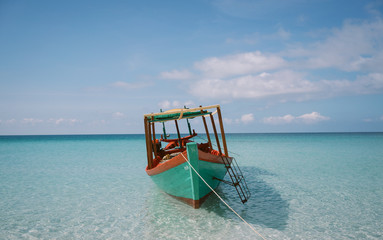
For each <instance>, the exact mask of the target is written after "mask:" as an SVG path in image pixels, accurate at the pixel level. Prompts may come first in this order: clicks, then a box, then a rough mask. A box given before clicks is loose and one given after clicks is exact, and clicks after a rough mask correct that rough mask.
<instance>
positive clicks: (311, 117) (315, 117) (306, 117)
mask: <svg viewBox="0 0 383 240" xmlns="http://www.w3.org/2000/svg"><path fill="white" fill-rule="evenodd" d="M296 119H298V120H302V121H303V122H304V123H307V124H312V123H316V122H321V121H326V120H330V118H329V117H325V116H322V115H320V113H318V112H312V113H306V114H303V115H301V116H299V117H297V118H296Z"/></svg>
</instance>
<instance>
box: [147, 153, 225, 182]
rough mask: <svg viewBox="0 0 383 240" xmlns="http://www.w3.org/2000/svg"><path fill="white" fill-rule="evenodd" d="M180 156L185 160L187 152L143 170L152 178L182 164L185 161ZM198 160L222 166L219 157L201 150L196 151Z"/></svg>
mask: <svg viewBox="0 0 383 240" xmlns="http://www.w3.org/2000/svg"><path fill="white" fill-rule="evenodd" d="M181 154H183V155H184V157H185V158H186V159H187V152H186V151H184V152H182V153H180V154H178V155H177V156H175V157H173V158H172V159H170V160H168V161H166V162H163V163H158V164H157V166H156V167H154V168H152V169H148V167H146V169H145V171H146V173H147V174H148V175H149V176H153V175H157V174H160V173H162V172H165V171H167V170H169V169H171V168H174V167H177V166H179V165H181V164H183V163H184V162H186V161H185V159H184V157H182V156H181ZM198 158H199V160H200V161H205V162H212V163H220V164H224V162H223V161H222V158H221V157H220V156H217V155H213V154H210V153H206V152H203V151H201V150H198ZM227 159H228V161H229V162H231V158H227Z"/></svg>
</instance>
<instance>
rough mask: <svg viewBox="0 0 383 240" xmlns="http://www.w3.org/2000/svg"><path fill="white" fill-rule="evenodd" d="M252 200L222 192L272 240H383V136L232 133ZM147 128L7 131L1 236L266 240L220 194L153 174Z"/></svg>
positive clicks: (0, 164)
mask: <svg viewBox="0 0 383 240" xmlns="http://www.w3.org/2000/svg"><path fill="white" fill-rule="evenodd" d="M227 141H228V146H229V150H230V151H231V152H234V153H235V154H237V155H234V153H233V156H235V157H236V158H237V161H238V162H239V164H240V165H241V166H242V170H243V172H244V174H245V176H246V178H247V182H248V185H249V188H250V190H251V192H252V197H251V198H250V200H249V202H247V203H246V204H245V205H242V204H241V203H240V202H239V200H238V199H237V197H236V192H235V190H234V189H232V187H230V186H227V185H223V184H222V185H221V186H220V187H219V188H218V193H219V194H220V195H222V196H223V198H224V199H225V200H226V201H227V202H228V203H229V204H230V205H231V206H232V207H233V208H234V209H235V210H237V212H238V213H239V214H240V215H241V216H242V217H243V218H245V219H246V220H247V221H248V222H249V223H250V224H251V225H252V226H253V227H254V228H255V229H256V230H257V231H258V232H259V233H261V234H262V235H263V236H264V237H265V238H266V239H382V238H383V201H382V199H383V134H381V133H347V134H228V135H227ZM145 166H146V150H145V142H144V136H143V135H93V136H24V137H23V136H14V137H0V223H1V224H0V239H261V238H260V237H259V236H257V235H255V234H254V233H253V232H252V231H251V230H250V229H249V228H248V226H246V225H245V224H244V223H243V222H241V220H240V219H238V218H237V217H236V216H235V215H234V214H233V213H232V212H231V211H230V210H229V209H227V207H226V206H225V205H224V204H223V203H221V202H220V201H219V199H218V198H217V197H215V196H213V195H212V196H211V197H210V198H209V199H208V200H207V201H206V202H205V203H204V205H203V206H202V208H201V209H198V210H194V209H192V208H190V207H189V206H187V205H185V204H183V203H181V202H178V201H177V200H175V199H173V198H171V197H169V196H168V195H166V194H164V193H162V192H161V191H160V190H159V189H157V188H156V186H155V185H154V183H152V182H151V180H150V178H149V177H148V176H147V175H146V173H145V171H144V168H145Z"/></svg>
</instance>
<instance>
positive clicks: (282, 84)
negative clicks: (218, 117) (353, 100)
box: [190, 71, 383, 101]
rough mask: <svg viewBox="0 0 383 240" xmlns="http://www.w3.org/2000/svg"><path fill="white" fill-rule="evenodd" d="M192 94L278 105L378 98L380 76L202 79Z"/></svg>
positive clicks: (382, 85)
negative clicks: (348, 97) (261, 100)
mask: <svg viewBox="0 0 383 240" xmlns="http://www.w3.org/2000/svg"><path fill="white" fill-rule="evenodd" d="M190 91H191V93H192V94H193V95H196V96H200V97H204V98H225V99H228V98H229V99H231V98H266V97H278V98H279V99H280V100H281V101H282V100H283V101H287V100H294V101H303V100H309V99H318V98H328V97H334V96H341V95H361V94H377V93H382V92H383V74H381V73H370V74H368V75H364V76H359V77H357V79H356V80H354V81H351V80H319V81H309V80H307V79H306V77H305V75H304V74H303V73H300V72H294V71H279V72H275V73H261V74H259V75H256V76H253V75H247V76H242V77H237V78H232V79H228V80H223V79H219V78H210V79H209V78H207V79H201V80H200V81H198V82H196V84H194V88H192V89H191V90H190Z"/></svg>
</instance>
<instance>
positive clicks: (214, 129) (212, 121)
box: [210, 113, 222, 155]
mask: <svg viewBox="0 0 383 240" xmlns="http://www.w3.org/2000/svg"><path fill="white" fill-rule="evenodd" d="M210 119H211V125H212V126H213V131H214V135H215V141H216V142H217V147H218V151H219V154H220V155H222V149H221V145H220V144H219V138H218V133H217V128H216V127H215V123H214V117H213V114H211V113H210Z"/></svg>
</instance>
